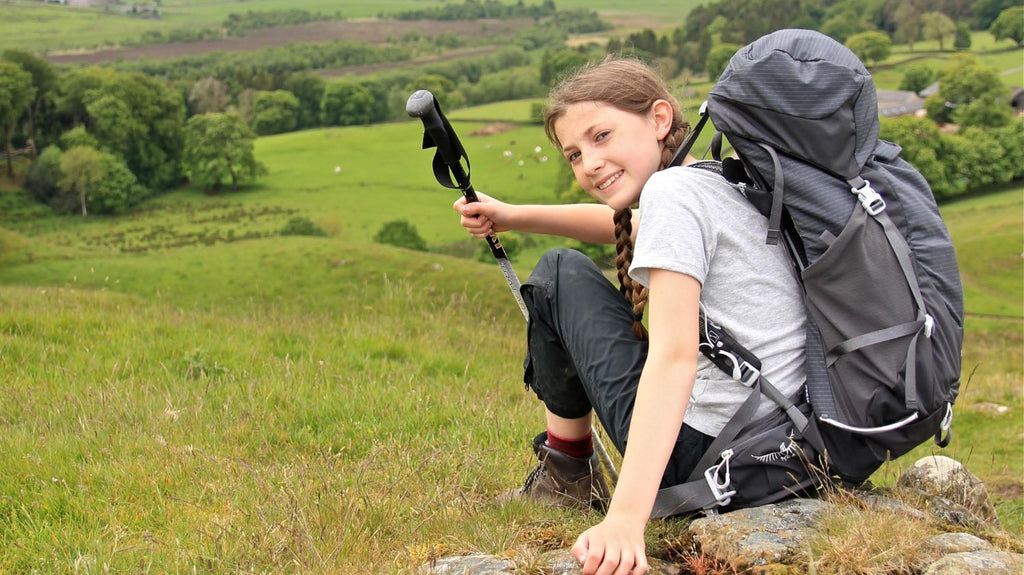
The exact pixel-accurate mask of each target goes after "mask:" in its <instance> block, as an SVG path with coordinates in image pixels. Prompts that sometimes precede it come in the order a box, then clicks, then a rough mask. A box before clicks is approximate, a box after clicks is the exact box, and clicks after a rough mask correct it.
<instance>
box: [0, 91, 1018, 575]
mask: <svg viewBox="0 0 1024 575" xmlns="http://www.w3.org/2000/svg"><path fill="white" fill-rule="evenodd" d="M519 105H521V106H528V105H529V102H522V103H520V104H519ZM515 109H517V106H516V105H513V104H505V105H502V106H499V107H496V108H487V109H478V110H468V111H465V112H464V113H465V114H466V115H467V116H469V117H475V118H478V119H480V118H484V119H487V118H492V117H493V116H495V115H498V114H499V113H504V112H509V110H515ZM509 113H510V115H512V116H514V115H515V114H516V113H519V112H514V111H513V112H509ZM453 121H454V124H455V129H456V130H457V132H458V133H459V134H460V135H461V136H462V139H463V143H464V144H465V146H466V148H467V151H468V153H469V155H470V157H471V159H472V166H473V173H472V177H473V180H474V182H475V183H476V186H477V187H478V188H479V189H480V190H481V191H485V192H487V193H492V194H494V195H496V196H499V197H502V198H504V199H508V200H511V201H519V202H524V201H531V202H534V201H535V202H550V201H554V194H553V189H552V185H551V181H552V179H553V178H554V177H555V174H556V167H555V163H554V161H548V162H541V161H539V157H537V156H536V154H537V152H535V148H536V146H541V147H542V150H545V152H544V153H549V152H550V149H549V148H548V146H547V144H546V143H545V142H544V140H543V135H542V133H541V130H540V129H539V128H537V127H535V126H532V127H531V126H518V127H516V128H514V129H511V130H509V131H505V132H501V133H498V134H492V135H487V136H471V135H469V134H472V133H473V132H474V131H475V130H476V129H478V128H480V127H484V126H488V125H490V124H489V123H486V122H479V121H476V122H463V121H459V120H453ZM420 134H421V127H420V125H419V123H418V122H413V121H408V122H398V123H393V124H386V125H381V126H374V127H368V128H344V129H332V130H312V131H308V132H298V133H293V134H286V135H279V136H273V137H267V138H261V139H259V140H258V141H257V155H258V157H259V159H260V160H261V161H263V162H264V163H266V164H267V166H268V168H269V170H270V174H269V175H268V176H267V177H265V178H264V179H263V180H261V182H260V183H259V184H258V185H257V186H254V187H252V188H249V189H246V190H244V191H242V192H240V193H237V194H225V195H222V196H206V195H203V194H202V193H201V192H199V191H198V190H194V189H189V188H185V189H182V190H180V191H177V192H175V193H173V194H170V195H167V196H164V197H161V198H159V199H158V200H154V201H151V202H149V203H147V204H145V205H144V206H142V207H141V208H140V209H139V210H137V211H136V212H135V213H133V214H130V215H126V216H121V217H112V218H93V217H90V218H88V219H84V220H83V219H81V218H76V217H54V216H52V215H50V214H49V213H48V212H47V211H45V210H42V209H40V208H37V207H34V206H32V205H31V204H29V203H28V200H27V198H25V197H24V194H23V192H21V191H20V190H17V189H15V188H13V187H11V186H9V185H6V186H5V187H4V188H3V189H2V192H0V206H3V210H2V212H0V223H2V225H3V226H4V227H5V228H6V229H7V230H9V231H8V232H6V233H5V234H4V235H3V236H2V237H0V238H2V240H3V246H4V250H3V254H4V255H3V257H2V259H0V262H2V264H0V285H2V286H3V288H2V289H0V372H2V373H3V374H4V389H5V395H4V398H3V400H0V426H2V428H3V433H2V434H0V451H2V452H3V453H4V454H5V461H7V464H5V466H3V467H2V468H0V548H2V549H4V550H5V551H4V552H3V553H0V571H9V572H24V571H33V570H37V571H43V572H59V573H73V572H100V571H106V570H112V571H128V570H132V571H145V572H150V571H155V572H166V571H183V570H192V569H199V570H207V571H211V572H251V571H284V572H300V571H301V572H313V573H318V572H322V573H328V572H362V573H365V572H379V573H394V572H407V571H409V570H411V569H412V568H414V567H415V566H417V565H419V564H421V563H422V562H424V561H426V560H429V559H430V558H431V557H436V556H438V555H443V554H450V553H460V552H469V551H483V552H486V553H495V554H497V553H502V554H505V555H506V556H510V557H514V558H515V560H516V561H517V562H518V563H519V564H520V565H522V566H523V567H524V568H529V565H530V562H531V561H532V560H533V558H535V557H536V556H537V554H538V553H539V552H541V551H543V550H545V549H550V548H557V547H564V546H567V545H569V544H571V541H572V540H573V539H574V538H575V534H576V533H578V531H579V529H581V528H582V527H584V526H585V525H586V524H588V522H590V521H592V519H593V518H592V517H590V516H589V515H588V514H584V513H577V512H569V511H555V510H543V509H538V508H535V507H532V506H527V505H520V504H515V505H505V506H502V505H497V504H495V503H494V501H493V498H494V496H496V495H497V494H498V493H500V492H501V491H502V490H504V489H506V488H508V487H509V486H512V485H515V484H516V483H518V482H519V481H521V480H522V477H523V475H524V473H525V472H526V471H528V470H529V468H530V465H531V463H530V453H529V447H528V442H529V440H530V438H531V437H532V436H533V434H534V433H535V432H536V431H537V430H538V426H539V425H541V421H540V413H539V411H538V405H537V403H536V401H535V399H534V398H533V397H532V395H531V394H529V393H527V392H525V391H524V390H523V386H522V383H521V357H522V353H523V335H524V329H523V328H524V326H523V322H522V318H521V317H520V316H519V313H518V310H516V308H515V306H514V304H513V302H512V300H511V298H510V297H509V295H508V293H507V287H506V286H505V285H504V283H503V281H502V279H501V276H500V273H499V272H498V270H497V268H496V266H495V265H494V264H493V263H478V262H475V261H470V260H467V259H462V258H454V257H450V256H446V255H443V254H441V253H437V252H435V251H433V250H446V249H448V247H450V246H451V245H452V244H458V243H460V242H461V243H467V242H468V243H469V244H474V243H476V240H467V239H466V236H465V234H464V232H463V231H462V230H461V228H460V227H459V226H458V225H457V221H456V219H455V214H454V213H453V212H451V210H450V204H451V202H452V201H453V200H454V199H455V196H454V194H453V193H452V192H449V191H446V190H443V189H442V188H440V187H439V186H438V185H437V184H436V183H435V182H434V181H433V177H432V174H431V173H430V169H429V162H430V157H431V153H430V152H427V151H423V150H420V149H419V144H420V140H419V138H420ZM506 150H508V151H511V152H512V157H511V159H510V158H509V156H507V155H506V154H505V153H504V152H505V151H506ZM520 160H522V162H523V165H519V162H520ZM336 166H340V167H341V168H342V169H341V172H340V173H339V174H336V173H335V170H334V168H335V167H336ZM1022 197H1024V194H1022V189H1021V187H1020V186H1019V185H1018V186H1014V187H1011V188H1009V189H1007V190H1005V191H1003V192H1000V193H992V194H988V195H984V196H980V197H976V198H969V199H964V200H961V201H958V202H956V203H953V204H949V205H948V206H944V207H943V213H944V215H945V217H946V219H947V221H948V222H949V225H950V229H951V231H952V233H953V235H954V238H955V240H956V241H957V247H958V252H959V253H960V255H961V261H962V266H963V274H964V280H965V284H966V285H967V286H968V292H967V293H968V298H967V309H968V312H969V317H968V320H967V335H966V340H967V345H966V348H965V358H964V386H963V388H962V393H961V397H960V399H959V400H958V404H957V417H956V420H955V426H954V430H955V433H954V439H953V443H952V445H951V446H950V447H948V448H947V449H946V450H942V451H937V452H938V453H942V454H946V455H950V456H952V457H955V458H957V459H959V460H961V461H964V462H965V463H966V464H967V466H968V467H969V468H970V469H971V470H972V471H974V472H975V473H976V474H978V475H979V476H980V477H982V478H983V479H984V480H985V481H986V482H987V484H988V488H989V490H990V492H991V493H992V496H993V497H994V498H995V501H996V503H997V507H998V511H999V515H1000V518H1001V520H1002V521H1003V525H1004V527H1005V528H1006V529H1008V530H1009V532H1010V533H1011V534H1015V535H1014V536H1015V537H1020V536H1021V534H1022V531H1024V503H1022V502H1024V497H1022V495H1021V481H1020V478H1021V476H1022V473H1024V461H1022V453H1021V449H1020V445H1021V443H1020V442H1021V437H1024V425H1022V423H1021V422H1022V421H1024V401H1022V398H1021V388H1022V386H1021V382H1022V377H1024V373H1022V369H1021V365H1022V364H1024V357H1022V349H1024V345H1022V337H1021V325H1022V324H1021V318H1022V317H1024V310H1022V305H1021V301H1022V294H1024V288H1022V286H1021V277H1022V274H1021V260H1020V253H1021V249H1022V244H1024V238H1022V237H1021V230H1022V229H1024V223H1022V216H1021V214H1022V213H1024V203H1022V202H1024V200H1022ZM295 215H303V216H306V217H309V218H311V219H312V220H313V221H314V222H316V223H317V224H319V225H320V226H321V227H323V228H324V229H326V230H328V231H329V234H330V235H329V237H326V238H312V237H281V236H278V235H276V230H278V229H279V228H280V226H281V225H283V223H284V222H285V221H287V219H288V218H290V217H294V216H295ZM395 219H407V220H409V221H410V222H412V223H414V224H415V225H416V226H417V228H418V229H419V232H420V234H421V235H422V236H423V237H424V238H425V239H427V241H428V244H429V246H430V249H431V250H432V251H430V252H412V251H408V250H403V249H398V248H392V247H389V246H382V245H377V244H374V243H373V242H372V241H371V238H372V235H373V234H374V233H375V231H376V230H377V229H378V228H379V225H380V224H381V223H383V222H386V221H391V220H395ZM542 247H543V246H542ZM542 247H538V248H535V249H536V250H537V251H538V253H539V251H540V249H542ZM531 257H532V256H530V254H523V255H522V256H521V259H520V260H519V261H518V262H517V264H516V267H517V269H518V270H519V271H520V274H521V275H524V276H525V274H526V273H527V272H528V270H529V268H530V266H531V265H532V262H531ZM999 406H1002V408H1005V409H1006V411H1005V412H1001V411H1000V407H999ZM933 451H935V450H934V448H932V447H930V446H927V445H925V446H922V447H920V448H918V449H917V450H915V452H913V453H911V454H909V455H907V456H906V457H904V458H902V459H900V460H899V461H897V462H895V463H894V464H892V465H890V466H887V467H884V468H883V469H882V470H880V471H879V473H878V474H877V477H876V478H875V479H876V481H877V482H879V483H881V484H883V485H885V484H889V483H891V481H892V480H893V479H894V478H895V476H896V474H897V472H898V470H899V469H900V468H901V467H902V466H903V465H906V464H908V463H910V462H912V461H914V460H915V459H916V458H918V457H920V456H923V455H925V454H928V453H932V452H933ZM676 529H678V527H677V528H676ZM673 533H674V531H673V526H672V524H669V523H656V524H653V525H652V527H651V529H650V530H649V547H650V549H651V552H652V553H653V554H658V553H664V552H666V550H667V549H668V548H670V547H671V545H672V544H673V543H672V542H673V541H675V536H674V535H673Z"/></svg>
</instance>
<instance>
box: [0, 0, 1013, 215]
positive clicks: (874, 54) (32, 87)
mask: <svg viewBox="0 0 1024 575" xmlns="http://www.w3.org/2000/svg"><path fill="white" fill-rule="evenodd" d="M1006 3H1007V2H1006V1H1005V0H977V1H975V2H969V1H967V0H959V1H954V0H948V1H946V0H942V1H938V2H936V1H929V2H924V3H920V2H917V0H839V1H828V0H803V1H802V2H793V1H791V0H751V2H750V3H745V4H744V6H745V7H746V11H745V12H744V18H728V19H726V18H725V17H724V16H723V14H726V13H728V11H729V10H732V9H738V8H739V6H738V4H737V1H736V0H722V1H720V2H714V3H711V4H707V5H704V6H702V7H699V8H698V9H695V10H694V13H695V14H694V15H693V16H692V18H694V19H695V20H696V21H698V22H706V21H708V19H709V18H710V21H709V23H708V24H707V25H706V26H704V27H700V26H697V27H695V26H694V24H692V22H691V20H690V19H688V20H686V21H685V22H683V23H682V24H681V25H680V26H679V27H677V28H675V29H673V30H671V31H669V33H667V34H657V33H655V32H653V31H651V30H642V31H639V32H636V33H633V34H630V35H629V36H627V37H626V38H613V39H611V41H610V42H609V43H608V45H606V46H600V45H597V44H590V45H585V46H580V47H575V48H567V47H565V40H566V39H567V37H568V31H567V30H566V29H565V24H564V23H565V22H566V21H567V20H570V19H567V18H558V17H551V18H548V19H546V20H541V21H538V22H537V23H536V25H534V26H532V27H530V28H527V29H524V30H522V31H520V32H518V33H517V34H516V36H515V37H514V39H513V40H512V41H511V42H509V43H508V44H509V46H507V47H505V48H503V49H500V50H498V51H497V52H495V53H493V54H490V55H487V56H482V57H477V58H470V59H460V60H452V61H447V62H437V63H433V64H428V65H421V66H419V67H416V68H413V67H406V68H399V69H395V70H392V71H388V72H379V73H377V74H374V75H372V76H365V77H350V78H343V79H340V80H328V79H325V78H323V77H321V76H318V75H316V74H314V73H313V71H314V70H317V69H321V68H324V67H330V66H333V65H337V64H338V63H339V62H344V63H346V64H350V65H351V64H361V63H381V62H392V61H398V62H401V61H404V60H405V59H408V58H409V57H410V55H411V54H412V53H413V50H414V49H417V48H414V47H415V46H419V47H420V49H421V48H422V46H423V43H425V42H427V43H433V42H436V41H437V38H432V39H425V38H423V37H419V36H418V35H417V34H415V33H413V34H410V35H409V36H408V37H406V38H402V39H395V42H394V43H393V44H392V45H389V46H386V47H380V48H378V47H372V46H369V45H366V44H359V43H354V42H336V43H328V44H318V45H315V46H309V45H305V46H304V45H293V46H290V47H287V48H280V49H267V50H265V51H260V52H257V53H234V54H231V53H229V54H224V53H212V54H210V55H208V56H203V57H196V58H182V59H178V60H172V61H167V62H159V63H157V62H145V61H140V62H120V63H115V64H112V65H110V66H105V67H99V66H92V67H87V68H58V67H53V66H51V65H50V64H48V63H47V62H46V60H44V59H43V58H41V57H40V56H38V55H35V54H32V53H29V52H26V51H21V50H8V51H6V52H4V53H3V55H2V57H0V128H2V137H3V149H4V150H9V149H11V148H12V147H24V148H27V149H29V150H30V151H32V152H35V153H37V154H36V155H37V157H36V158H35V160H34V162H33V163H32V165H31V167H30V169H29V170H28V172H27V174H26V177H25V180H24V183H23V186H24V187H25V188H26V189H27V190H29V191H30V192H31V193H32V195H33V196H34V197H36V198H37V199H38V200H40V201H43V202H46V203H48V204H50V205H52V206H54V207H55V208H56V209H59V210H63V211H75V212H80V213H82V214H86V213H102V212H117V211H123V210H125V209H128V208H130V207H131V206H133V205H135V204H137V203H138V202H140V201H142V200H143V199H145V198H147V197H149V196H151V195H153V194H158V193H161V192H162V191H164V190H167V189H170V188H173V187H176V186H179V185H181V184H182V183H183V182H185V181H192V182H195V183H197V184H199V185H201V186H202V187H203V188H204V189H207V190H210V191H217V190H220V189H222V188H227V187H231V188H237V187H238V186H239V185H243V184H244V183H245V182H247V181H249V180H251V179H253V178H255V177H257V176H258V175H259V174H260V173H261V171H262V167H261V166H260V165H259V164H258V162H256V161H255V158H254V157H253V155H252V141H253V139H254V138H255V137H256V136H258V135H267V134H276V133H282V132H289V131H293V130H299V129H306V128H311V127H318V126H347V125H359V124H371V123H376V122H382V121H389V120H393V119H398V118H404V116H405V114H404V112H405V102H406V99H407V97H408V95H409V94H410V93H411V92H412V91H413V90H415V89H421V88H425V89H429V90H431V92H433V93H434V94H435V96H436V97H438V99H439V100H440V101H442V102H443V104H444V105H445V107H446V108H447V109H454V108H459V107H462V106H466V105H476V104H482V103H486V102H493V101H501V100H509V99H521V98H529V97H541V96H543V95H544V94H545V93H546V92H547V90H548V88H549V87H550V86H551V85H552V84H553V83H554V82H555V81H557V79H558V78H559V77H560V76H561V75H562V74H564V73H565V72H567V71H569V70H571V69H573V68H575V67H577V66H579V65H581V64H583V63H585V62H587V61H590V60H594V59H599V58H601V57H603V56H604V55H605V54H607V53H628V54H633V55H636V56H638V57H641V58H644V59H646V60H648V61H650V62H651V63H653V64H655V65H656V66H658V67H659V68H661V69H662V71H663V73H665V75H666V76H669V77H675V78H677V79H678V78H685V77H687V76H688V75H689V74H692V73H694V71H695V70H697V69H701V70H704V71H706V72H707V73H708V74H709V75H710V76H712V77H714V76H715V73H716V71H720V68H721V67H724V65H725V63H726V62H727V61H728V58H729V57H730V56H731V55H732V54H733V53H734V52H735V50H736V49H737V48H739V46H740V45H741V44H742V43H746V42H747V41H749V40H752V39H753V38H754V37H756V35H758V34H760V33H761V29H762V27H763V28H765V29H769V28H771V26H773V24H772V23H774V22H776V20H778V19H779V18H781V17H782V15H783V14H786V13H788V14H789V15H790V16H791V17H792V16H793V15H796V14H800V15H801V16H798V17H796V19H795V20H796V22H801V21H803V20H801V18H805V17H806V18H807V19H810V20H807V23H808V24H815V25H817V26H820V27H825V26H826V25H827V24H828V23H829V22H834V21H835V18H837V17H839V16H838V15H843V14H847V12H846V11H847V10H850V9H853V8H858V9H862V12H858V17H857V18H855V20H857V21H858V22H860V24H861V25H862V26H863V28H864V30H863V31H859V32H856V33H853V34H852V35H850V36H848V37H847V38H846V43H847V45H848V46H850V47H851V49H853V50H854V51H855V52H857V53H858V55H860V56H861V58H862V59H864V60H865V62H871V61H879V60H883V59H885V58H886V57H887V56H888V54H887V53H886V52H885V50H887V49H889V48H891V42H892V41H891V38H890V36H889V33H887V32H886V31H885V30H887V29H888V28H886V23H889V24H890V28H891V27H892V26H895V25H896V24H894V23H892V22H890V20H889V18H890V17H891V16H892V15H894V14H896V13H900V14H904V12H905V11H906V10H907V6H910V7H913V6H917V5H919V4H920V5H922V6H926V7H927V8H929V9H932V8H936V7H941V6H947V5H948V6H947V9H949V10H951V11H953V13H954V14H959V15H962V14H963V13H964V11H965V10H968V9H969V10H971V11H970V14H972V15H973V16H972V18H973V19H972V20H970V21H971V22H975V23H976V24H977V23H984V22H988V26H989V28H988V29H989V31H990V32H991V33H992V34H993V35H994V36H996V38H1011V39H1013V40H1014V41H1015V42H1017V43H1018V44H1019V43H1020V41H1021V36H1024V31H1021V30H1020V28H1021V27H1024V14H1022V13H1021V11H1024V7H1021V6H1010V7H1009V8H1005V9H1003V10H1002V11H1001V12H999V13H996V14H994V15H993V14H991V12H992V11H993V10H994V9H995V8H998V7H1001V6H1002V5H1003V4H1006ZM1009 3H1011V4H1012V3H1013V2H1012V0H1010V2H1009ZM492 4H495V2H494V1H493V0H488V1H487V2H484V3H482V4H481V3H479V2H473V1H469V2H466V5H467V6H471V7H472V6H490V5H492ZM521 4H522V3H521V2H520V4H519V5H521ZM549 4H550V6H551V7H552V9H553V4H551V3H550V2H546V3H545V4H544V6H545V7H546V6H548V5H549ZM519 5H517V6H519ZM940 5H941V6H940ZM448 6H452V5H448ZM753 8H758V9H759V10H761V12H753ZM787 9H790V10H791V11H789V12H787ZM901 9H902V10H904V12H900V10H901ZM958 11H959V12H958ZM555 14H556V15H557V14H559V13H558V12H555ZM926 14H927V13H924V14H920V13H919V14H918V16H917V19H916V20H915V21H916V22H918V24H919V25H920V26H921V27H922V28H924V26H925V22H926V21H927V19H926V18H924V16H925V15H926ZM711 15H714V16H713V17H711ZM982 15H984V17H982ZM592 17H593V18H594V19H596V14H592ZM893 17H894V16H893ZM843 19H844V21H845V20H848V19H849V18H845V17H844V18H843ZM598 20H599V19H598ZM753 23H759V24H757V25H755V24H753ZM1000 23H1002V24H1000ZM1007 23H1008V24H1007ZM1014 25H1016V27H1014ZM777 27H780V26H777ZM809 27H811V26H809ZM893 29H895V28H893ZM693 30H697V32H695V33H696V34H697V36H696V40H692V39H690V38H691V31H693ZM848 30H849V31H851V32H853V31H854V28H849V29H848ZM748 35H754V36H750V37H748ZM456 40H457V39H456ZM729 40H732V41H736V42H737V43H736V44H733V43H731V42H729ZM705 45H706V46H707V47H708V49H707V54H706V55H705V57H704V59H703V61H701V62H696V63H693V64H692V67H688V66H689V65H688V63H689V62H690V60H688V59H686V58H684V59H680V58H679V56H680V55H687V54H691V52H692V53H694V54H696V53H698V52H699V50H703V48H700V46H705ZM689 57H690V56H687V58H689ZM935 79H939V80H940V86H941V88H940V92H939V93H938V94H936V95H934V96H932V97H931V98H929V100H928V101H927V102H926V107H927V109H928V111H929V118H930V119H929V120H927V121H929V122H931V124H932V125H935V123H936V122H954V123H958V124H961V125H962V126H964V127H965V128H971V129H972V130H976V131H977V130H983V131H986V130H1003V131H1002V132H998V133H994V135H992V136H991V137H990V138H988V140H987V144H986V145H994V146H996V147H997V148H998V149H993V150H990V151H993V153H995V154H996V157H998V158H1001V159H1003V160H1005V161H1003V162H1001V163H1000V162H987V163H985V162H982V163H985V164H986V165H985V166H981V167H978V166H967V165H963V164H964V162H966V161H967V160H966V159H965V158H970V157H973V156H972V155H971V153H964V151H963V150H962V147H963V146H962V142H961V141H956V140H955V138H957V137H961V136H957V135H944V134H940V135H938V136H937V137H936V138H935V139H934V140H929V139H927V138H920V137H917V138H902V137H900V138H893V139H895V140H897V141H899V142H900V143H901V144H903V145H904V146H905V147H906V148H907V153H906V155H907V156H908V157H913V158H914V160H915V162H916V163H919V164H921V165H920V166H919V169H922V171H923V172H925V175H926V176H927V177H929V180H931V181H933V182H936V183H937V185H936V188H937V189H936V192H937V195H955V194H957V193H962V191H964V190H970V189H975V188H977V187H979V186H982V185H988V184H990V183H998V182H1001V181H1004V180H1005V178H1006V177H1008V176H1007V175H1008V174H1009V177H1011V178H1019V177H1022V175H1024V174H1020V173H1019V172H1020V167H1019V166H1011V165H1010V163H1011V160H1012V159H1014V158H1019V157H1020V156H1021V154H1022V151H1024V145H1022V143H1021V138H1020V124H1021V122H1020V121H1017V122H1012V121H1011V119H1010V114H1011V112H1010V107H1009V106H1008V105H1007V100H1008V97H1007V96H1008V94H1007V93H1006V90H1005V89H1003V88H1002V85H1001V83H1000V82H999V79H998V76H997V75H996V72H995V71H994V70H991V69H986V68H985V67H984V66H981V65H980V64H978V63H977V62H972V61H970V60H965V63H963V64H958V65H957V66H956V67H954V68H953V69H952V70H951V71H947V72H944V73H943V74H942V75H939V74H938V73H937V72H936V71H934V70H929V69H927V68H923V67H911V68H910V69H908V71H907V75H906V77H905V78H904V82H905V83H906V84H907V85H908V87H909V86H911V85H912V86H913V89H915V90H920V89H921V88H923V87H924V86H926V85H928V84H930V83H931V82H932V81H934V80H935ZM888 124H891V123H890V122H886V123H884V124H883V126H885V125H888ZM891 129H892V130H895V131H896V133H899V134H904V133H906V130H912V131H913V130H916V132H913V133H927V134H932V132H931V131H922V130H924V128H922V127H921V126H920V125H918V124H915V125H914V126H913V127H912V128H907V127H904V126H903V125H902V124H901V123H900V122H897V123H896V124H895V127H893V128H891ZM977 136H978V134H977V132H972V135H971V138H972V139H976V137H977ZM951 138H953V139H952V140H951ZM926 140H927V141H926ZM969 141H970V140H967V142H969ZM937 142H943V143H942V144H941V145H938V144H937ZM1018 163H1019V162H1018ZM996 165H998V166H1000V169H999V173H998V174H993V173H988V172H986V171H985V170H986V169H994V168H993V166H996ZM922 166H923V167H922ZM6 167H7V172H8V174H9V175H13V168H12V165H11V158H10V154H8V155H7V166H6ZM929 171H931V173H929Z"/></svg>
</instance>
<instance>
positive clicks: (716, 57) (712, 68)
mask: <svg viewBox="0 0 1024 575" xmlns="http://www.w3.org/2000/svg"><path fill="white" fill-rule="evenodd" d="M740 48H742V46H738V45H736V44H719V45H717V46H715V47H714V48H712V49H711V51H710V52H708V59H707V63H706V64H704V69H705V70H707V71H708V78H712V79H717V78H718V77H719V76H721V75H722V72H724V71H725V67H726V66H727V65H728V64H729V60H730V59H731V58H732V56H733V54H735V53H736V51H737V50H739V49H740Z"/></svg>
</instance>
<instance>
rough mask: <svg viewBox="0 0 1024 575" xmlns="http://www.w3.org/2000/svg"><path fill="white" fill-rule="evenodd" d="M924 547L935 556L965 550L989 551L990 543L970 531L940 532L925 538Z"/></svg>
mask: <svg viewBox="0 0 1024 575" xmlns="http://www.w3.org/2000/svg"><path fill="white" fill-rule="evenodd" d="M924 547H925V549H927V550H929V551H930V552H932V553H934V555H935V557H941V556H943V555H949V554H951V553H963V552H965V551H989V550H991V549H992V544H991V543H989V542H988V541H985V540H984V539H982V538H981V537H976V536H974V535H971V534H970V533H942V534H940V535H936V536H934V537H930V538H929V539H927V540H926V541H925V542H924Z"/></svg>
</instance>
